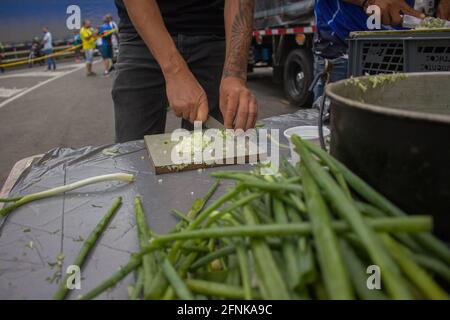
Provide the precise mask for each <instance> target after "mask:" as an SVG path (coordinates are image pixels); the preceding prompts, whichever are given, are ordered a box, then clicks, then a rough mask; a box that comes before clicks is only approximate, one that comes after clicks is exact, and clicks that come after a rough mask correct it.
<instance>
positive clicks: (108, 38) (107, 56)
mask: <svg viewBox="0 0 450 320" xmlns="http://www.w3.org/2000/svg"><path fill="white" fill-rule="evenodd" d="M112 29H113V28H112V27H111V24H110V20H109V17H108V16H106V17H105V18H103V24H102V25H101V26H100V27H99V28H98V34H99V35H100V36H102V38H101V46H100V47H99V50H100V53H101V55H102V58H103V65H104V68H105V69H104V70H105V71H104V73H103V74H104V75H105V76H106V75H108V74H109V73H110V72H111V70H112V67H113V66H112V58H113V49H112V35H111V34H110V33H109V32H110V31H111V30H112ZM105 34H107V35H105Z"/></svg>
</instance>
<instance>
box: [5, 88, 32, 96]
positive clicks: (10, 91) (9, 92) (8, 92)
mask: <svg viewBox="0 0 450 320" xmlns="http://www.w3.org/2000/svg"><path fill="white" fill-rule="evenodd" d="M26 89H27V88H21V89H17V88H14V89H8V88H3V87H0V98H10V97H12V96H13V95H15V94H18V93H19V92H21V91H23V90H26Z"/></svg>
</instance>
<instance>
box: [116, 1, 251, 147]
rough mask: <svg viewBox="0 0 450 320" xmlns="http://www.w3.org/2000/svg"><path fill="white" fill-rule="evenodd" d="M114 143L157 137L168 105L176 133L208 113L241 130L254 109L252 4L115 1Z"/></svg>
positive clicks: (245, 127) (249, 125)
mask: <svg viewBox="0 0 450 320" xmlns="http://www.w3.org/2000/svg"><path fill="white" fill-rule="evenodd" d="M116 6H117V8H118V13H119V17H120V24H119V37H120V48H119V57H118V62H117V70H118V74H117V78H116V80H115V83H114V87H113V92H112V96H113V100H114V110H115V124H116V140H117V142H125V141H130V140H135V139H142V137H143V136H144V135H147V134H156V133H162V132H164V129H165V120H166V112H167V109H168V108H169V107H170V108H171V109H173V111H174V113H175V115H176V116H178V117H181V118H183V120H182V125H183V128H186V129H191V128H192V123H194V121H202V122H203V121H206V120H207V118H208V116H209V115H211V116H213V117H215V118H216V119H218V120H221V121H223V122H224V124H225V126H226V127H227V128H235V129H244V130H246V129H249V128H253V127H254V125H255V122H256V116H257V111H258V106H257V102H256V99H255V97H254V96H253V94H252V93H251V92H250V90H249V89H248V87H247V84H246V80H247V59H248V53H249V48H250V43H251V38H252V24H253V8H254V0H208V1H205V0H116Z"/></svg>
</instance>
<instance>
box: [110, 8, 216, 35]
mask: <svg viewBox="0 0 450 320" xmlns="http://www.w3.org/2000/svg"><path fill="white" fill-rule="evenodd" d="M115 2H116V6H117V10H118V14H119V17H120V23H119V31H120V32H125V33H134V32H136V29H135V28H134V27H133V24H132V23H131V21H130V18H129V16H128V13H127V10H126V8H125V5H124V4H123V0H115ZM157 3H158V5H159V8H160V10H161V14H162V16H163V19H164V22H165V24H166V27H167V29H168V30H169V33H170V34H172V35H176V34H179V33H181V34H188V35H203V34H214V35H220V36H223V35H224V34H225V27H224V0H157Z"/></svg>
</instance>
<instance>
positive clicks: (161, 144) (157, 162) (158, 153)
mask: <svg viewBox="0 0 450 320" xmlns="http://www.w3.org/2000/svg"><path fill="white" fill-rule="evenodd" d="M171 136H172V134H171V133H164V134H156V135H151V136H145V137H144V141H145V145H146V147H147V150H148V153H149V156H150V162H151V164H152V166H153V168H154V171H155V174H164V173H174V172H180V171H188V170H197V169H202V168H211V167H218V166H226V165H234V164H237V160H238V157H237V155H234V156H233V157H229V158H227V157H226V154H225V152H224V156H223V158H222V161H221V162H222V164H218V163H210V164H208V163H190V164H182V165H179V164H175V163H174V162H173V161H172V159H171V153H172V149H173V148H174V147H175V145H177V143H178V142H177V141H171ZM250 143H252V142H249V144H250ZM253 146H254V145H253ZM249 149H250V150H252V152H251V153H249ZM254 149H256V150H257V151H256V152H254ZM252 156H253V157H252ZM254 157H256V159H257V160H258V161H264V160H265V159H266V158H267V154H266V152H265V150H264V151H261V150H258V149H257V148H251V146H250V147H249V146H247V148H246V150H245V163H249V159H250V158H254Z"/></svg>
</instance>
